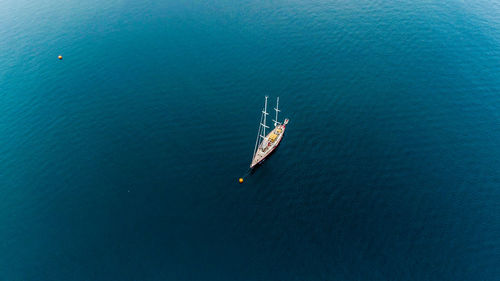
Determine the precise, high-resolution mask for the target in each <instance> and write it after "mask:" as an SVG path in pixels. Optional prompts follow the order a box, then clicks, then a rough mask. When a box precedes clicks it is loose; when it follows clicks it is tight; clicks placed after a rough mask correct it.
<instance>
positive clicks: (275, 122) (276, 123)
mask: <svg viewBox="0 0 500 281" xmlns="http://www.w3.org/2000/svg"><path fill="white" fill-rule="evenodd" d="M279 103H280V97H278V98H277V99H276V108H274V110H276V119H274V120H273V121H274V127H276V126H277V125H278V124H279V123H280V122H278V112H280V111H281V110H279V109H278V105H279Z"/></svg>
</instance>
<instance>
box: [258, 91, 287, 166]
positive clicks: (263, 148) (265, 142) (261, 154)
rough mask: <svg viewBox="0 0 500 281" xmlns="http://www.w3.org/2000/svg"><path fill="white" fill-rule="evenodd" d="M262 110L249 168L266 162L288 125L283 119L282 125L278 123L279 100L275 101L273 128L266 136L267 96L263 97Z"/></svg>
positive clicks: (267, 127)
mask: <svg viewBox="0 0 500 281" xmlns="http://www.w3.org/2000/svg"><path fill="white" fill-rule="evenodd" d="M265 99H266V100H265V103H264V109H263V110H262V115H261V117H260V125H259V131H258V132H257V140H256V141H255V147H254V150H253V157H252V163H251V164H250V168H253V167H255V166H257V165H258V164H260V163H262V162H263V161H264V160H266V158H267V156H269V155H270V154H271V152H273V151H274V150H275V149H276V147H278V145H279V144H280V142H281V139H282V138H283V135H284V134H285V128H286V125H287V124H288V121H289V120H288V118H285V120H284V121H283V123H280V122H278V112H280V110H279V108H278V105H279V102H280V98H279V97H278V98H277V99H276V108H274V110H275V111H276V117H275V119H274V120H273V122H274V128H273V129H272V130H271V132H269V134H267V135H266V129H269V126H267V124H266V117H267V115H269V113H267V99H268V96H266V97H265Z"/></svg>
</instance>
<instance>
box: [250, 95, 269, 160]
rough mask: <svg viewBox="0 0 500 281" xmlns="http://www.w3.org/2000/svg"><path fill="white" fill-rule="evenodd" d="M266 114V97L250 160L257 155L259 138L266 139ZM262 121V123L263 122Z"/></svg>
mask: <svg viewBox="0 0 500 281" xmlns="http://www.w3.org/2000/svg"><path fill="white" fill-rule="evenodd" d="M268 114H269V113H267V96H266V101H265V103H264V109H263V110H262V114H261V115H260V121H259V130H258V131H257V140H256V141H255V147H254V149H253V156H252V158H255V153H257V149H258V147H259V144H260V143H261V141H260V140H261V138H262V140H264V138H265V137H266V128H269V127H268V126H266V115H268ZM263 121H264V122H263Z"/></svg>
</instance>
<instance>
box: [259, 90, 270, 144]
mask: <svg viewBox="0 0 500 281" xmlns="http://www.w3.org/2000/svg"><path fill="white" fill-rule="evenodd" d="M267 98H268V96H266V102H265V103H264V111H262V116H263V118H262V119H263V120H264V122H262V123H260V125H261V126H262V134H261V135H260V136H261V138H262V139H265V138H266V128H268V129H269V126H267V125H266V116H267V115H269V113H267Z"/></svg>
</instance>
